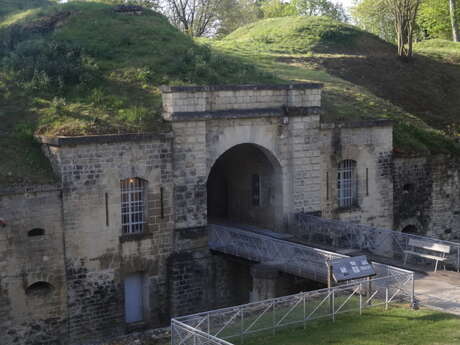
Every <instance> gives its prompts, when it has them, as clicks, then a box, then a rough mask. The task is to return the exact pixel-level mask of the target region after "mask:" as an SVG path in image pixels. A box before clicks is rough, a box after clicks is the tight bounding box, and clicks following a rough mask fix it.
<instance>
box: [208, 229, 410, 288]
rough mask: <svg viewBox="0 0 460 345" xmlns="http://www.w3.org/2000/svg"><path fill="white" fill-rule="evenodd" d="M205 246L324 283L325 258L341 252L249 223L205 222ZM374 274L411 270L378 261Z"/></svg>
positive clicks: (387, 274)
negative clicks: (207, 240) (295, 239)
mask: <svg viewBox="0 0 460 345" xmlns="http://www.w3.org/2000/svg"><path fill="white" fill-rule="evenodd" d="M208 231H209V232H208V236H209V247H210V249H212V250H214V251H218V252H221V253H225V254H228V255H233V256H236V257H240V258H244V259H247V260H251V261H254V262H257V263H263V264H265V265H270V266H271V267H273V268H276V269H278V270H279V271H281V272H286V273H290V274H293V275H295V276H298V277H303V278H308V279H311V280H315V281H318V282H321V283H326V282H327V278H328V262H329V261H331V260H334V259H340V258H345V257H348V255H345V254H339V253H334V252H332V251H328V250H324V249H319V248H314V247H311V246H307V245H305V244H301V243H296V242H293V240H292V239H290V237H289V236H287V235H283V234H277V233H274V232H271V231H268V230H261V229H255V228H252V227H244V226H242V227H235V226H229V225H221V224H209V225H208ZM372 264H373V266H374V269H375V271H376V273H377V277H385V276H390V275H391V276H395V277H396V276H398V277H399V276H407V275H410V274H412V272H410V271H407V270H405V269H401V268H398V267H394V266H391V265H387V264H382V263H378V262H373V263H372Z"/></svg>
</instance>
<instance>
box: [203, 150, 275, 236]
mask: <svg viewBox="0 0 460 345" xmlns="http://www.w3.org/2000/svg"><path fill="white" fill-rule="evenodd" d="M282 195H283V194H282V179H281V166H280V164H279V162H278V161H277V159H276V158H275V157H274V156H273V154H272V153H270V152H269V151H268V150H266V149H265V148H262V147H261V146H258V145H255V144H240V145H236V146H234V147H232V148H231V149H229V150H228V151H226V152H224V153H223V154H222V155H221V156H220V157H219V158H218V159H217V161H216V162H215V163H214V165H213V167H212V168H211V172H210V173H209V177H208V181H207V200H208V205H207V207H208V221H209V222H220V223H230V224H246V225H253V226H258V227H263V228H266V229H270V230H273V231H281V225H282V214H283V202H282V198H283V196H282Z"/></svg>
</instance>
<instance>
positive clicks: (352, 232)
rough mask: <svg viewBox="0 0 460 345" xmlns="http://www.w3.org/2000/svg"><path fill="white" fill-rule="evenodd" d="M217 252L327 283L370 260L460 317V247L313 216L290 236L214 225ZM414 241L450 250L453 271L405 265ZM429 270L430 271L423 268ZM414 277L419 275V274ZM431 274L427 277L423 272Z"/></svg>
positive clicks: (303, 217) (422, 298)
mask: <svg viewBox="0 0 460 345" xmlns="http://www.w3.org/2000/svg"><path fill="white" fill-rule="evenodd" d="M208 227H209V247H210V249H212V250H214V251H218V252H221V253H225V254H229V255H233V256H236V257H240V258H244V259H247V260H251V261H254V262H257V263H263V264H267V265H270V266H272V267H274V268H276V269H278V270H279V271H281V272H286V273H290V274H293V275H296V276H299V277H304V278H308V279H311V280H315V281H318V282H322V283H326V282H327V276H328V262H329V261H330V260H334V259H339V258H344V257H347V256H358V255H366V256H367V257H368V258H369V260H372V264H373V266H374V269H375V271H376V273H377V278H379V277H392V279H394V280H395V282H397V284H399V285H401V286H404V289H405V290H406V291H409V289H408V288H407V286H408V284H409V285H410V281H412V284H413V285H414V283H413V282H414V281H415V287H414V289H415V294H416V295H417V299H418V301H419V303H421V304H424V305H426V306H430V307H434V308H439V309H442V310H445V311H450V312H453V313H457V314H460V274H459V273H457V272H458V271H459V270H460V244H459V243H456V242H452V241H443V240H439V239H435V238H430V237H424V236H418V235H413V234H406V233H401V232H397V231H393V230H388V229H381V228H375V227H371V226H366V225H359V224H354V223H348V222H343V221H338V220H330V219H324V218H320V217H316V216H311V215H307V214H300V215H298V217H297V223H296V226H295V227H293V228H291V229H290V235H288V234H280V233H274V232H271V231H268V230H262V229H257V228H254V227H248V226H233V225H228V224H209V225H208ZM411 239H417V240H423V241H431V242H432V243H437V244H442V245H448V246H449V247H450V249H451V250H450V253H449V255H448V257H447V260H446V265H445V266H446V268H447V269H448V270H447V271H446V270H444V271H438V272H437V273H432V272H429V271H430V270H432V267H431V265H432V264H433V263H432V262H429V260H428V261H427V260H425V261H424V260H418V262H417V265H414V263H413V262H410V263H405V261H404V252H405V251H406V250H409V249H410V245H409V242H410V241H411ZM422 264H424V265H425V266H421V265H422ZM412 271H418V272H416V273H414V272H412ZM423 271H425V272H423Z"/></svg>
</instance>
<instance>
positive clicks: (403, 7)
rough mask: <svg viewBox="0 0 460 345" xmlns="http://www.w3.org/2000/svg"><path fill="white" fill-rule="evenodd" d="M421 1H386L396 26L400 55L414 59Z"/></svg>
mask: <svg viewBox="0 0 460 345" xmlns="http://www.w3.org/2000/svg"><path fill="white" fill-rule="evenodd" d="M420 1H421V0H385V4H386V5H387V6H388V8H389V9H390V11H391V13H392V15H393V18H394V24H395V31H396V41H397V44H398V55H399V56H400V57H404V58H410V57H412V54H413V50H412V44H413V39H414V32H415V20H416V18H417V12H418V8H419V5H420Z"/></svg>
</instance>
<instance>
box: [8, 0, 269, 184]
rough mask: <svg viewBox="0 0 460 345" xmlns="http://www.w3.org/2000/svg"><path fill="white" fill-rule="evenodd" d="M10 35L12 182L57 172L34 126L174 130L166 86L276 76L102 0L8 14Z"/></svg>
mask: <svg viewBox="0 0 460 345" xmlns="http://www.w3.org/2000/svg"><path fill="white" fill-rule="evenodd" d="M0 42H1V43H0V109H1V110H0V121H1V123H2V128H1V131H2V134H3V135H2V141H3V142H4V144H3V145H2V146H1V149H0V151H1V153H2V156H3V158H4V159H3V160H2V164H1V169H0V181H2V182H7V183H11V182H15V180H16V181H18V178H19V181H18V182H24V183H25V182H43V179H42V177H43V176H49V174H48V173H45V172H46V171H47V170H49V169H48V168H46V167H45V166H46V161H45V160H44V159H42V158H41V155H40V152H39V150H38V146H37V145H35V144H33V140H32V135H33V134H43V135H88V134H106V133H121V132H141V131H142V132H145V131H150V132H151V131H162V130H164V129H165V128H164V127H165V124H164V123H163V122H162V121H161V116H160V111H161V97H160V91H159V89H158V86H159V85H161V84H219V83H248V82H273V81H275V80H274V78H273V77H272V76H271V75H269V74H267V73H263V72H260V71H259V70H258V69H257V68H255V67H254V66H253V65H252V64H250V63H243V62H241V61H240V59H238V58H235V57H227V56H225V55H222V54H219V53H216V52H214V51H213V50H212V49H210V48H209V47H207V46H205V45H200V44H197V43H195V42H194V41H193V40H192V39H191V38H190V37H188V36H186V35H184V34H182V33H181V32H179V31H178V30H177V29H176V28H174V27H173V26H172V25H170V24H169V22H168V21H167V19H166V18H165V17H163V16H162V15H160V14H157V13H155V12H153V11H149V10H145V11H144V12H143V13H142V14H141V15H132V14H129V13H128V14H127V13H120V12H116V11H115V7H114V6H110V5H106V4H102V3H95V2H88V3H85V2H70V3H67V4H61V5H54V6H45V7H43V8H40V9H35V10H28V11H26V12H16V11H15V12H14V13H13V14H12V15H11V16H6V17H4V19H3V21H1V22H0ZM18 155H19V157H20V159H17V157H18ZM34 170H39V171H38V172H37V173H36V174H35V173H31V171H34ZM20 177H24V179H25V180H24V181H20V180H21V178H20Z"/></svg>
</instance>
